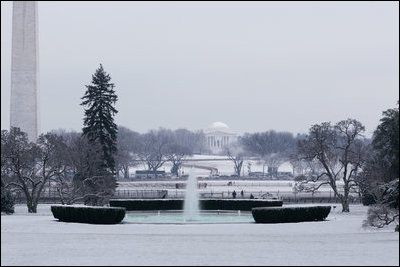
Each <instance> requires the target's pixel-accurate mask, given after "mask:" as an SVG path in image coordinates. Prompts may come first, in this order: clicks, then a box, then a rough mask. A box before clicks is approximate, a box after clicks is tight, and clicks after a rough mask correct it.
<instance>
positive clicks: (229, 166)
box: [129, 155, 293, 177]
mask: <svg viewBox="0 0 400 267" xmlns="http://www.w3.org/2000/svg"><path fill="white" fill-rule="evenodd" d="M188 159H191V160H199V159H201V161H189V162H186V163H187V164H190V165H196V164H197V165H201V166H207V167H213V168H217V169H218V173H219V174H220V175H232V174H234V164H233V161H231V160H216V161H214V160H213V159H227V157H226V156H219V155H193V156H191V157H188ZM206 159H210V161H203V160H206ZM171 167H172V165H171V163H169V162H166V163H164V165H163V166H162V167H161V168H160V169H159V170H160V171H165V172H170V170H171ZM249 168H250V169H249ZM146 169H147V166H146V165H144V164H139V165H138V166H136V167H132V168H130V169H129V173H130V176H131V177H134V176H135V171H136V170H146ZM190 169H191V168H190V167H182V169H181V170H182V171H183V173H189V171H190ZM249 170H250V171H252V172H262V171H264V172H267V170H268V166H263V163H262V162H260V161H256V160H245V161H244V162H243V168H242V175H248V174H249ZM278 171H280V172H293V167H292V165H291V164H290V163H289V162H285V163H283V164H282V165H281V166H279V168H278ZM192 172H193V174H194V175H196V176H201V177H208V176H209V175H210V171H209V170H204V169H198V168H193V170H192Z"/></svg>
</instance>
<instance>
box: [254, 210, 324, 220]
mask: <svg viewBox="0 0 400 267" xmlns="http://www.w3.org/2000/svg"><path fill="white" fill-rule="evenodd" d="M330 211H331V207H330V206H314V207H271V208H254V209H252V210H251V213H252V215H253V218H254V220H255V222H256V223H289V222H306V221H323V220H325V218H326V217H327V216H328V214H329V212H330Z"/></svg>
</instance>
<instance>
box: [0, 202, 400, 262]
mask: <svg viewBox="0 0 400 267" xmlns="http://www.w3.org/2000/svg"><path fill="white" fill-rule="evenodd" d="M287 206H289V205H287ZM336 210H338V208H336ZM365 216H366V208H365V207H363V206H359V205H356V206H351V212H350V214H341V213H338V212H337V211H335V212H331V214H330V215H329V217H328V220H327V221H324V222H305V223H289V224H273V225H268V224H255V223H238V224H215V225H213V224H191V225H176V224H166V225H163V224H132V223H123V224H119V225H89V224H77V223H63V222H58V221H56V220H55V219H54V218H53V217H52V215H51V213H50V209H49V205H41V206H40V207H39V212H38V214H36V215H29V214H27V212H26V207H24V206H17V208H16V214H14V215H2V216H1V265H2V266H4V265H325V266H326V265H395V266H398V265H399V234H398V233H394V232H393V229H384V230H379V231H377V230H368V229H363V228H362V226H361V225H362V221H363V219H364V218H365Z"/></svg>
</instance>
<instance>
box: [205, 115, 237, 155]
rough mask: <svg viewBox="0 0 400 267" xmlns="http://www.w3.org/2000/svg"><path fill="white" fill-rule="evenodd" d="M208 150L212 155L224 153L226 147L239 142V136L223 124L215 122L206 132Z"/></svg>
mask: <svg viewBox="0 0 400 267" xmlns="http://www.w3.org/2000/svg"><path fill="white" fill-rule="evenodd" d="M204 133H205V135H206V142H207V148H208V149H210V151H211V153H212V154H221V153H223V151H224V150H223V149H224V147H226V146H227V145H229V144H231V143H234V142H236V141H237V138H238V135H237V134H236V133H234V132H233V131H231V129H230V128H229V127H228V125H226V124H225V123H223V122H214V123H212V124H211V125H210V126H209V127H208V128H206V129H205V130H204Z"/></svg>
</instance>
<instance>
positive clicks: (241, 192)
mask: <svg viewBox="0 0 400 267" xmlns="http://www.w3.org/2000/svg"><path fill="white" fill-rule="evenodd" d="M240 196H241V197H242V198H243V196H244V192H243V189H242V191H240Z"/></svg>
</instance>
